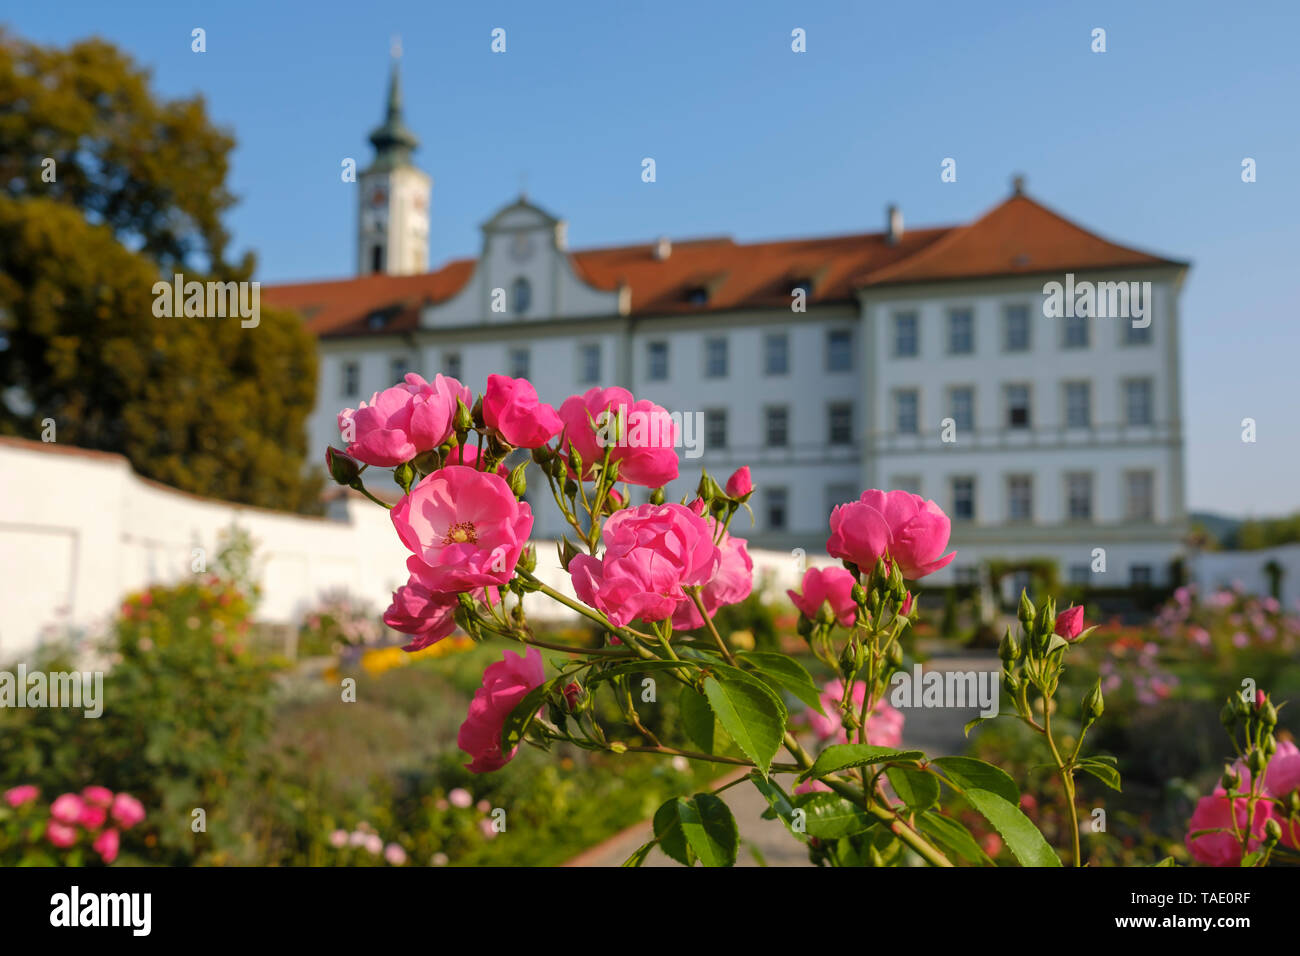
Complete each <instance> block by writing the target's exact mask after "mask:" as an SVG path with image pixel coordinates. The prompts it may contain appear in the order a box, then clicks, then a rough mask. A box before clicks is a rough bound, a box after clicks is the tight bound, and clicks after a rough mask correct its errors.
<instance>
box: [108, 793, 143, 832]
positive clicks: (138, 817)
mask: <svg viewBox="0 0 1300 956" xmlns="http://www.w3.org/2000/svg"><path fill="white" fill-rule="evenodd" d="M112 816H113V819H114V820H116V821H117V822H118V823H119V824H121V826H122V828H123V829H125V830H129V829H131V828H132V827H133V826H135V825H136V824H137V823H140V822H141V821H143V820H144V804H142V803H141V802H140V801H139V800H137V799H136V798H135V797H133V796H131V795H130V794H129V793H119V794H118V795H117V796H116V797H114V798H113V809H112Z"/></svg>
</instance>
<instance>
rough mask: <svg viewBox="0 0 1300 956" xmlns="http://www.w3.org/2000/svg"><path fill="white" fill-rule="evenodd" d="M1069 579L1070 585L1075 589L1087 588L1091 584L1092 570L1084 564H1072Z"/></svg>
mask: <svg viewBox="0 0 1300 956" xmlns="http://www.w3.org/2000/svg"><path fill="white" fill-rule="evenodd" d="M1069 578H1070V583H1071V584H1073V585H1075V586H1076V587H1087V586H1088V585H1090V584H1091V583H1092V568H1091V567H1089V566H1088V565H1086V564H1072V565H1070V570H1069Z"/></svg>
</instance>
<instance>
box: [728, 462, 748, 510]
mask: <svg viewBox="0 0 1300 956" xmlns="http://www.w3.org/2000/svg"><path fill="white" fill-rule="evenodd" d="M726 490H727V497H728V498H735V499H736V500H738V501H740V500H743V499H745V498H748V497H749V496H750V495H751V494H753V493H754V480H753V479H752V478H750V477H749V466H748V465H741V466H740V467H739V468H737V469H736V470H735V471H734V472H732V473H731V477H730V478H728V479H727V489H726Z"/></svg>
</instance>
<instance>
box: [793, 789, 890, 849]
mask: <svg viewBox="0 0 1300 956" xmlns="http://www.w3.org/2000/svg"><path fill="white" fill-rule="evenodd" d="M795 809H796V810H802V811H803V826H804V832H805V833H807V834H808V836H810V837H816V838H817V839H819V840H838V839H839V838H840V837H846V836H852V835H853V834H855V833H861V832H862V831H863V830H865V829H867V828H868V827H869V826H871V824H872V823H873V822H874V820H873V818H872V817H871V815H870V814H868V813H867V811H866V810H863V809H862V808H861V807H860V806H858V805H857V804H856V803H851V802H849V801H848V800H845V799H844V798H843V797H841V796H840V795H839V794H837V793H824V792H821V791H818V792H817V793H804V794H800V795H799V796H798V797H796V798H795ZM794 819H795V824H796V826H797V825H798V822H799V816H798V814H796V815H795V818H794Z"/></svg>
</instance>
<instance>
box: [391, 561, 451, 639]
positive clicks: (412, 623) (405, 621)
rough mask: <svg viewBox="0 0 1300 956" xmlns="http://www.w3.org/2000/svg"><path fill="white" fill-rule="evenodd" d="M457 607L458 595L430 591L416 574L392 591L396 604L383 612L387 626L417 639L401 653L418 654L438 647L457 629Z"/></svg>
mask: <svg viewBox="0 0 1300 956" xmlns="http://www.w3.org/2000/svg"><path fill="white" fill-rule="evenodd" d="M411 560H412V561H414V560H415V559H414V558H412V559H411ZM456 607H457V603H456V595H455V594H446V593H443V592H441V591H431V590H429V588H428V587H426V586H425V584H424V583H423V582H422V581H421V580H420V579H419V577H418V576H417V575H414V574H413V575H411V579H410V580H409V581H407V582H406V583H405V584H403V585H402V586H401V587H400V588H398V589H397V590H396V591H394V592H393V603H392V604H390V605H389V606H388V610H387V611H385V612H384V623H385V624H387V625H388V626H389V627H391V628H392V629H393V630H395V631H401V632H402V633H403V634H410V635H412V636H413V637H414V638H415V639H414V640H413V641H411V642H410V643H409V644H404V645H403V646H402V650H404V651H418V650H421V649H422V648H425V647H428V646H429V645H431V644H436V643H437V642H438V641H440V640H442V639H443V638H444V637H446V636H447V635H448V634H450V633H451V632H452V631H454V630H455V629H456V621H455V617H454V615H455V611H456Z"/></svg>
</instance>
